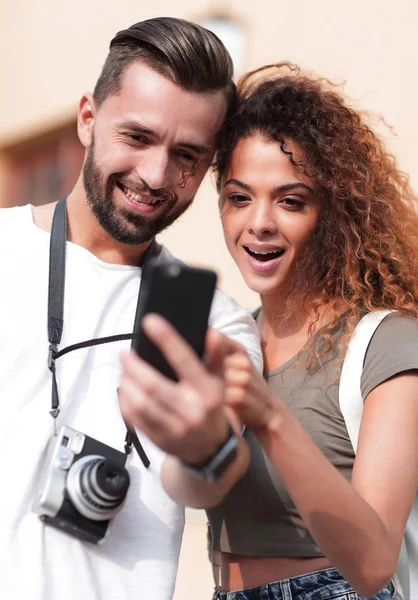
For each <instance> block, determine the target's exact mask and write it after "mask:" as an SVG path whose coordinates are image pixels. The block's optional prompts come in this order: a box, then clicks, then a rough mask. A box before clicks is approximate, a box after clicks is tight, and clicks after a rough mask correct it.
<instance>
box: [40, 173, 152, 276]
mask: <svg viewBox="0 0 418 600" xmlns="http://www.w3.org/2000/svg"><path fill="white" fill-rule="evenodd" d="M55 206H56V202H54V203H53V204H45V205H43V206H37V207H35V208H34V210H33V219H34V222H35V225H37V226H38V227H39V228H40V229H43V230H45V231H48V232H50V231H51V226H52V217H53V214H54V209H55ZM67 221H68V233H67V239H68V241H70V242H73V243H74V244H77V245H78V246H82V247H83V248H86V250H88V251H89V252H91V253H92V254H94V255H95V256H97V258H99V259H100V260H102V261H103V262H106V263H109V264H115V265H133V266H139V265H141V264H142V259H143V256H144V254H145V252H146V250H147V249H148V248H149V246H150V244H151V242H147V243H145V244H140V245H137V246H131V245H129V244H122V243H120V242H117V241H116V240H115V239H114V238H113V237H112V236H111V235H109V234H108V233H107V232H106V231H105V230H104V229H103V227H101V225H100V224H99V222H98V221H97V219H96V217H95V216H94V214H93V213H92V211H91V209H90V207H89V205H88V202H87V198H86V196H85V193H84V190H83V188H82V186H80V185H78V184H77V185H76V187H75V188H74V189H73V191H72V192H71V193H70V195H69V196H68V198H67Z"/></svg>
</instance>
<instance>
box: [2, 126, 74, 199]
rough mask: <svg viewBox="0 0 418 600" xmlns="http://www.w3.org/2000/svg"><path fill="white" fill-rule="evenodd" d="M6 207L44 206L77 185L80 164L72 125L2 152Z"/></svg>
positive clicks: (3, 193)
mask: <svg viewBox="0 0 418 600" xmlns="http://www.w3.org/2000/svg"><path fill="white" fill-rule="evenodd" d="M2 154H3V156H4V158H5V169H4V170H5V189H4V190H3V191H2V203H3V205H7V206H14V205H18V204H20V205H23V204H33V205H39V204H46V203H48V202H52V201H54V200H59V198H60V197H62V196H63V195H64V194H65V193H66V192H68V191H69V190H70V189H71V188H72V187H73V186H74V184H75V183H76V181H77V177H78V175H79V173H80V169H81V165H82V163H83V157H84V148H83V147H82V145H81V144H80V142H79V140H78V137H77V131H76V125H75V123H71V124H68V125H66V126H64V127H61V128H59V129H57V130H54V131H50V132H48V133H45V134H44V135H42V136H38V137H36V138H32V139H29V140H26V141H25V142H24V143H21V144H18V145H16V146H13V147H9V148H7V149H5V150H4V151H3V153H2Z"/></svg>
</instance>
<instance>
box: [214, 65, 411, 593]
mask: <svg viewBox="0 0 418 600" xmlns="http://www.w3.org/2000/svg"><path fill="white" fill-rule="evenodd" d="M239 94H240V105H239V108H238V111H237V113H236V114H235V116H234V117H233V118H232V119H230V120H229V122H228V123H227V124H226V126H225V127H224V129H223V131H222V133H221V136H220V140H219V142H220V145H219V147H220V148H221V150H220V151H219V154H218V157H217V163H216V168H217V173H218V183H219V190H220V213H221V219H222V224H223V229H224V234H225V239H226V243H227V246H228V249H229V251H230V253H231V255H232V257H233V258H234V260H235V261H236V263H237V265H238V267H239V269H240V271H241V274H242V275H243V277H244V279H245V281H246V283H247V285H248V286H249V287H250V288H251V289H252V290H254V291H255V292H257V293H259V294H260V299H261V310H260V311H259V313H258V316H257V323H258V326H259V330H260V334H261V339H262V346H263V351H264V361H265V378H266V381H267V385H268V389H267V387H266V386H265V385H264V382H263V381H262V380H261V377H258V376H257V374H256V373H255V372H253V371H252V370H251V368H250V365H249V363H248V361H246V360H245V357H243V356H241V357H240V355H239V352H238V351H237V353H236V354H235V355H231V358H230V362H229V370H228V378H229V379H228V382H227V386H228V395H227V397H228V400H229V404H230V406H232V407H233V408H234V409H235V412H236V413H237V414H238V415H239V417H240V419H241V421H242V423H244V424H245V425H246V426H247V429H246V432H245V434H244V437H245V439H246V441H247V443H248V445H249V447H250V450H251V463H250V467H249V469H248V471H247V473H246V475H245V476H244V477H243V478H242V479H241V480H240V481H239V482H238V483H237V485H235V487H234V488H233V489H232V491H231V492H230V493H229V494H228V495H227V496H226V498H225V499H224V500H223V502H221V504H220V505H219V506H217V507H216V508H214V509H210V510H209V511H208V515H209V521H210V525H211V532H212V546H213V550H214V551H220V552H221V574H222V577H221V581H222V587H221V589H220V590H219V591H218V592H217V594H216V598H218V599H219V600H224V599H226V598H227V599H228V600H235V599H237V600H238V599H239V600H255V599H257V600H258V599H262V598H271V599H276V598H277V599H279V598H280V599H283V600H284V599H286V600H287V599H290V598H298V599H300V600H302V599H309V600H316V599H319V598H321V599H323V598H327V599H331V598H332V599H335V600H337V599H338V600H340V599H341V600H342V599H343V598H344V599H346V598H350V599H351V598H358V597H359V596H357V595H356V593H355V592H354V589H355V590H356V592H357V593H358V594H360V596H361V597H373V598H376V599H377V598H378V599H379V600H383V599H386V598H392V597H394V593H395V592H394V589H393V585H392V584H391V583H390V579H391V577H392V576H393V574H394V572H395V568H396V563H397V558H398V554H399V549H400V545H401V541H402V536H403V532H404V527H405V523H406V520H407V517H408V514H409V512H410V509H411V506H412V503H413V500H414V497H415V493H416V488H417V482H418V442H417V440H418V402H417V398H418V324H417V317H418V308H417V300H418V289H417V281H418V259H417V255H418V219H417V216H416V213H415V209H414V207H413V203H414V202H415V197H414V196H413V193H412V191H411V189H410V187H409V185H408V180H407V178H406V177H405V176H404V175H403V174H402V173H401V172H400V171H399V170H398V168H397V166H396V163H395V160H394V158H393V157H392V156H391V155H390V154H388V153H387V152H386V150H385V149H384V146H383V144H382V142H381V140H380V139H379V138H378V137H377V136H376V135H375V134H374V133H373V132H372V131H371V130H370V129H369V127H368V126H367V124H366V122H365V120H363V118H362V116H361V115H360V114H359V113H358V112H356V111H355V110H353V109H352V108H350V107H349V106H348V105H347V104H346V103H345V101H344V100H343V98H342V97H341V95H340V94H339V93H338V92H337V90H336V89H335V88H334V87H333V86H332V85H330V84H329V83H328V82H326V81H324V80H320V79H318V78H315V77H313V76H310V75H302V74H300V72H299V71H298V69H297V68H296V67H294V66H291V65H284V64H283V65H277V66H271V67H265V68H263V69H260V70H258V71H256V72H253V73H250V74H249V75H248V76H246V77H245V78H244V80H243V81H242V82H241V83H240V85H239ZM382 308H383V309H390V310H395V311H398V312H396V313H395V314H391V315H390V316H388V317H387V318H386V319H384V321H383V322H382V323H381V324H380V326H379V327H378V329H377V331H376V333H375V335H374V337H373V339H372V341H371V343H370V345H369V348H368V351H367V355H366V359H365V363H364V368H363V373H362V379H361V387H362V395H363V399H364V400H365V403H364V411H363V416H362V422H361V431H360V438H359V443H358V450H357V456H356V457H355V456H354V451H353V448H352V445H351V442H350V438H349V436H348V433H347V428H346V425H345V422H344V419H343V417H342V414H341V411H340V408H339V403H338V387H339V386H338V383H339V377H340V371H341V366H342V363H343V360H344V355H345V351H346V348H347V344H348V341H349V339H350V337H351V335H352V332H353V329H354V327H355V326H356V324H357V323H358V321H359V319H360V317H361V316H362V315H363V314H364V313H365V312H369V311H375V310H379V309H382ZM406 465H408V468H406ZM337 569H338V570H337ZM340 573H341V574H340ZM307 574H309V575H307ZM347 581H348V582H350V583H347ZM269 582H278V583H276V584H273V585H270V586H269V585H266V584H268V583H269ZM353 588H354V589H353ZM239 590H241V591H239ZM234 591H237V592H236V593H235V594H234V593H231V594H229V595H227V593H226V592H234Z"/></svg>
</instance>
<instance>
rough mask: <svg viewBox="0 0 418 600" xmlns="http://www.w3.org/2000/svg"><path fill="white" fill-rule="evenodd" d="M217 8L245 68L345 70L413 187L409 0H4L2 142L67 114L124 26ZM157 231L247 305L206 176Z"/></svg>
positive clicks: (416, 124) (417, 26) (413, 65)
mask: <svg viewBox="0 0 418 600" xmlns="http://www.w3.org/2000/svg"><path fill="white" fill-rule="evenodd" d="M217 8H221V9H223V10H224V11H225V10H226V11H229V13H230V14H231V15H233V16H236V17H237V18H238V19H239V20H240V21H241V22H242V23H243V25H244V27H245V28H246V31H247V34H248V44H247V57H246V58H247V67H248V68H254V67H256V66H258V65H260V64H263V63H266V62H272V61H278V60H284V59H288V60H292V61H295V62H299V63H300V64H301V65H303V66H305V67H309V68H312V69H314V70H317V71H318V72H320V73H321V74H323V75H325V76H327V77H331V78H333V79H336V80H338V81H343V80H346V81H347V85H346V90H347V92H348V93H349V95H350V97H351V98H352V99H353V102H354V103H355V104H357V105H359V106H363V107H367V108H368V109H372V110H374V111H378V112H380V113H382V114H383V115H384V116H385V119H386V121H387V122H388V123H389V124H390V125H392V126H393V129H394V131H395V132H396V134H397V136H396V137H395V136H394V135H391V134H390V133H389V130H384V133H385V135H386V137H387V138H388V141H389V143H390V145H391V147H392V148H393V150H394V151H395V152H396V154H397V156H398V157H399V160H400V162H401V165H402V166H403V168H405V169H406V170H407V171H409V172H410V174H411V177H412V181H413V183H414V184H415V187H416V188H417V187H418V160H417V158H418V149H417V148H418V111H417V106H418V81H417V78H416V73H417V72H418V52H417V48H416V32H417V31H418V3H417V2H416V0H401V1H400V2H398V3H396V4H393V2H390V1H389V0H366V1H365V0H350V1H348V0H339V1H335V0H317V1H313V0H299V2H289V1H288V0H283V1H281V2H280V1H279V0H270V1H269V0H258V1H257V2H254V0H230V1H229V2H228V1H223V2H211V1H204V0H177V1H176V3H173V2H172V1H171V0H154V1H153V2H152V3H151V2H145V1H144V0H140V1H138V0H124V1H123V2H114V0H100V2H99V1H98V0H97V1H90V2H85V0H83V1H82V0H73V1H72V2H71V3H67V2H63V1H59V0H58V1H57V0H37V1H36V2H35V0H15V1H14V2H2V3H1V4H0V22H1V24H2V36H1V38H0V72H1V74H2V90H3V92H2V94H1V95H0V111H1V114H2V117H3V118H2V119H0V148H1V146H3V145H4V144H8V143H11V142H15V141H17V140H20V139H24V138H25V137H26V136H30V135H33V134H34V133H36V132H39V131H43V130H44V129H45V128H48V127H50V126H51V125H54V124H58V123H61V122H62V121H65V120H67V119H68V117H69V116H71V115H73V114H74V111H75V109H76V106H77V101H78V99H79V97H80V96H81V94H82V93H83V92H84V91H88V90H91V89H92V87H93V85H94V82H95V79H96V77H97V75H98V73H99V70H100V67H101V65H102V62H103V60H104V57H105V54H106V52H107V48H108V42H109V40H110V39H111V37H112V36H113V34H114V33H115V32H116V31H118V30H119V29H123V28H125V27H126V26H129V25H130V24H131V23H133V22H135V21H139V20H142V19H144V18H148V17H152V16H158V15H170V16H179V17H185V18H191V19H194V18H199V17H201V16H204V15H206V14H207V13H208V12H210V11H214V10H216V9H217ZM0 173H1V164H0ZM0 203H1V178H0ZM162 239H163V241H164V242H166V243H167V244H168V245H169V247H170V248H171V249H172V251H173V252H175V253H176V254H177V255H179V256H180V257H181V258H183V259H185V260H190V261H193V262H197V263H200V264H208V265H212V266H214V267H215V268H216V269H217V270H218V271H219V272H220V275H221V285H222V287H223V288H224V289H225V290H226V291H228V292H229V293H231V294H232V295H233V296H235V297H236V298H237V299H238V300H240V301H241V302H242V303H244V304H246V305H248V306H253V305H255V304H256V302H257V300H256V298H255V295H254V294H252V293H250V292H248V291H247V290H246V289H245V286H244V284H243V283H242V282H241V280H240V277H239V275H238V273H237V271H236V269H235V266H234V265H233V264H232V261H231V259H230V258H229V257H228V255H227V252H226V250H225V248H224V244H223V241H222V237H221V233H220V227H219V223H218V219H217V210H216V194H215V191H214V188H213V185H212V183H211V182H210V181H209V180H208V181H207V182H206V184H205V185H204V187H203V188H202V189H201V192H200V193H199V194H198V197H197V200H196V203H195V205H194V206H193V208H192V209H191V210H190V212H189V213H188V214H187V215H185V216H184V218H183V219H182V221H181V222H180V223H178V224H177V225H176V226H173V228H172V229H170V230H169V231H168V232H166V233H164V234H163V236H162Z"/></svg>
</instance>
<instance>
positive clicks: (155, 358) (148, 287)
mask: <svg viewBox="0 0 418 600" xmlns="http://www.w3.org/2000/svg"><path fill="white" fill-rule="evenodd" d="M216 279H217V277H216V273H215V272H214V271H211V270H209V269H200V268H196V267H189V266H186V265H182V264H181V263H180V264H178V263H159V262H158V258H152V259H150V261H149V263H148V264H147V268H146V276H145V277H144V281H143V283H142V286H141V303H140V307H139V310H138V312H137V314H136V318H135V324H134V332H133V333H134V337H133V340H132V348H133V349H134V350H135V351H136V352H137V353H138V355H139V356H140V357H141V358H143V359H144V360H146V361H147V362H148V363H149V364H151V365H152V366H153V367H155V368H156V369H157V370H158V371H160V373H162V374H163V375H165V376H166V377H168V378H169V379H173V380H174V381H177V379H178V378H177V375H176V373H175V372H174V371H173V369H172V368H171V366H170V365H169V364H168V362H167V361H166V359H165V358H164V356H163V354H162V353H161V352H160V350H159V349H158V348H157V347H156V346H155V344H153V343H152V342H151V340H149V338H148V337H147V336H146V335H145V333H144V331H143V329H142V327H141V321H142V318H143V317H144V315H146V314H147V313H149V312H153V313H158V314H160V315H162V316H163V317H164V318H165V319H166V320H167V321H169V322H170V323H171V324H172V325H173V326H174V327H175V329H176V330H177V331H178V332H179V333H180V335H182V336H183V338H184V339H185V340H186V341H187V343H188V344H189V345H190V346H191V347H192V348H193V349H194V351H195V352H196V354H197V355H198V356H199V357H200V358H202V357H203V353H204V348H205V336H206V330H207V326H208V319H209V313H210V308H211V305H212V299H213V295H214V292H215V287H216Z"/></svg>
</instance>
